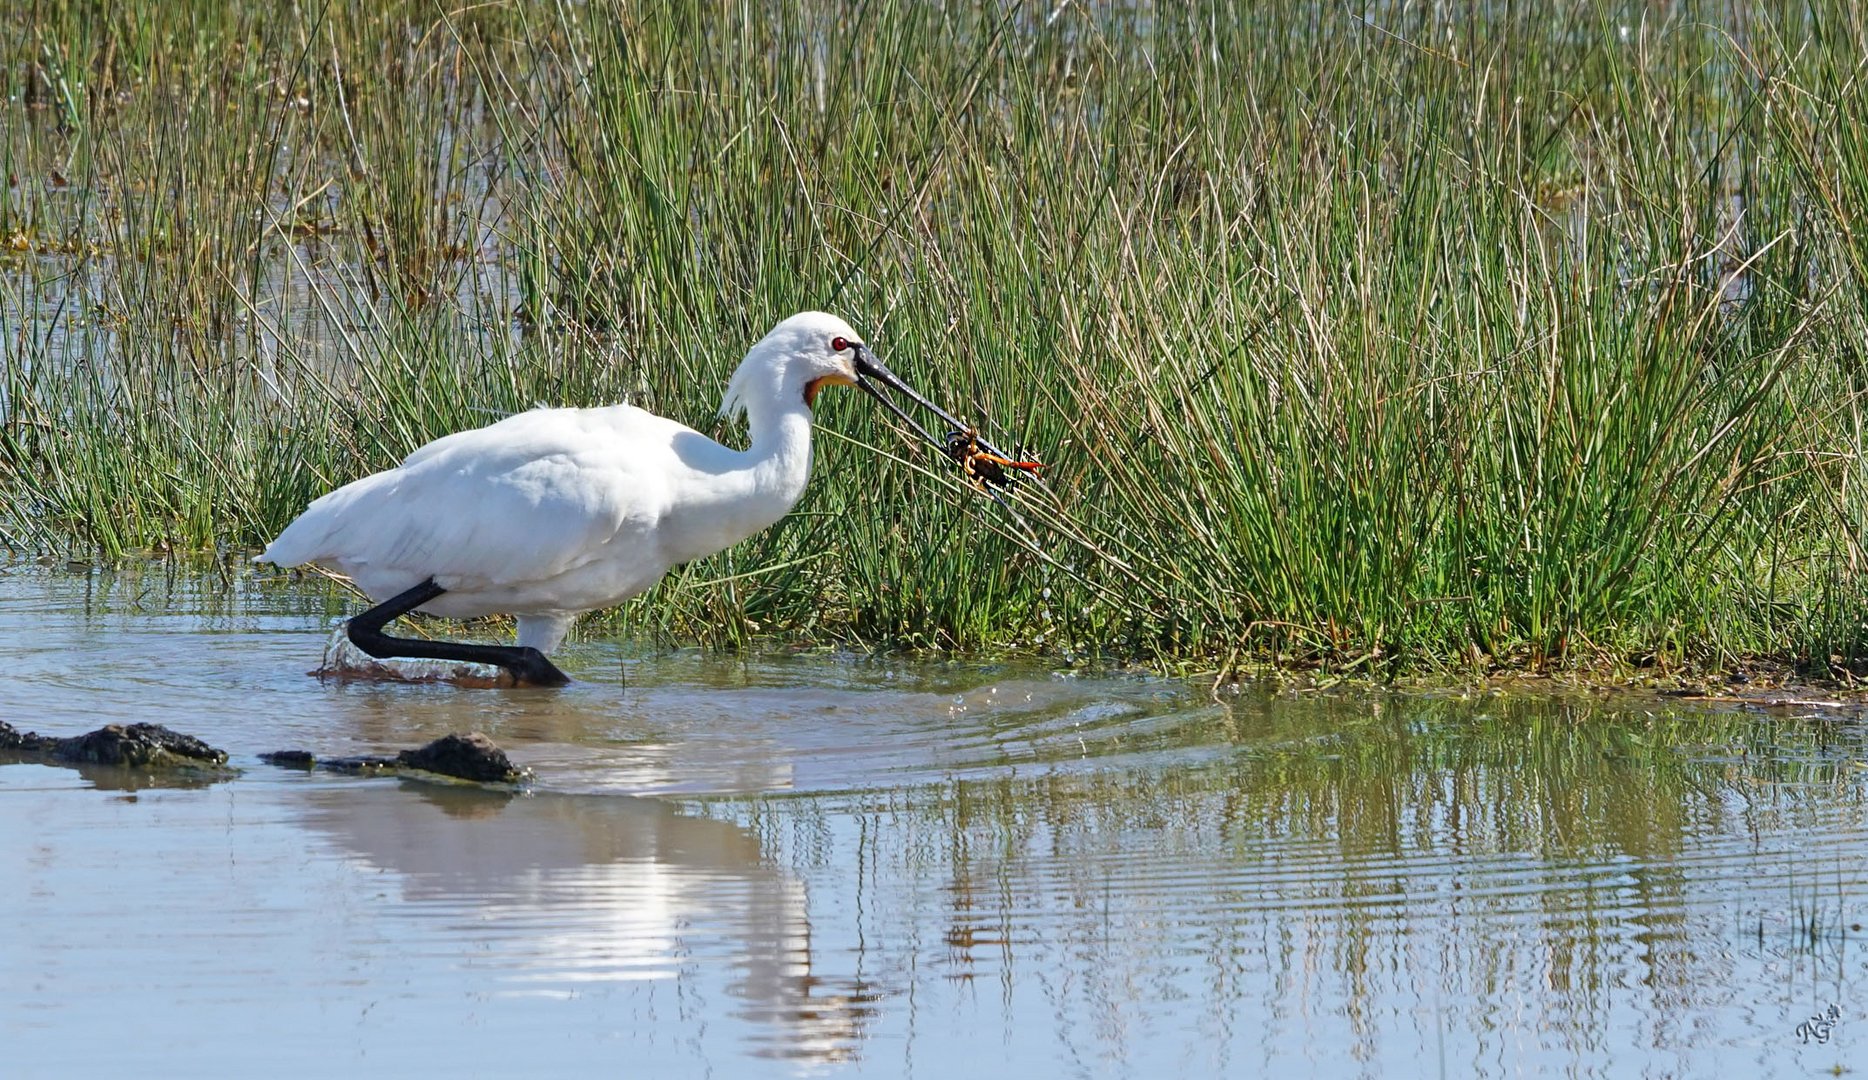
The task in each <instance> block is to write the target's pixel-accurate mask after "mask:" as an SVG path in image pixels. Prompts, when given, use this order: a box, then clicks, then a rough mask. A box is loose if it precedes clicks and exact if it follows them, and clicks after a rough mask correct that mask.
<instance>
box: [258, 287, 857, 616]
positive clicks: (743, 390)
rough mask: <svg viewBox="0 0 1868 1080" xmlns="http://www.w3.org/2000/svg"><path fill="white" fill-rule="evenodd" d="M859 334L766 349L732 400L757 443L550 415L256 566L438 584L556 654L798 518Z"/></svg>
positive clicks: (348, 503)
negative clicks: (792, 515) (628, 605)
mask: <svg viewBox="0 0 1868 1080" xmlns="http://www.w3.org/2000/svg"><path fill="white" fill-rule="evenodd" d="M861 340H862V339H861V338H859V337H858V336H857V335H856V332H855V331H853V330H851V329H850V327H849V325H848V324H846V323H845V322H844V321H843V320H841V319H839V318H837V317H835V316H833V315H826V314H824V313H822V312H805V313H803V314H800V315H794V316H792V317H791V318H789V319H786V320H785V321H784V322H781V323H779V324H778V326H777V327H775V328H774V329H773V330H772V332H771V333H769V334H767V335H766V336H765V337H764V338H763V339H761V340H760V342H759V343H758V344H757V345H755V346H753V348H752V350H751V351H750V352H748V353H747V355H746V359H745V360H744V361H743V362H742V363H741V364H740V366H739V368H738V370H737V371H736V372H735V373H734V375H733V378H732V381H731V382H730V383H729V384H728V388H727V394H726V399H725V401H724V403H723V404H722V406H721V411H722V413H723V414H731V413H733V412H736V411H739V410H744V412H745V414H746V419H747V425H748V429H749V432H750V436H751V445H750V446H749V447H748V448H747V449H745V450H734V449H731V448H729V447H726V446H722V445H721V444H719V443H717V442H714V441H713V440H712V439H709V438H707V437H706V436H704V435H702V434H700V433H699V432H697V431H695V430H693V429H692V428H689V427H687V426H686V425H684V424H680V423H677V422H675V421H673V420H669V419H667V418H665V417H660V416H656V415H654V414H653V413H649V412H645V411H644V410H642V409H638V408H636V407H634V406H631V405H611V406H607V407H604V408H594V409H536V410H533V411H531V412H526V413H521V414H519V415H517V416H511V417H508V418H506V419H504V420H501V421H499V422H498V423H495V424H490V425H488V426H486V427H483V428H476V429H474V430H472V431H463V432H459V433H457V434H454V435H448V436H445V437H443V438H440V439H436V440H435V441H434V442H431V443H429V444H428V445H426V446H424V447H422V448H420V449H419V450H416V451H415V452H414V453H412V454H410V455H409V456H408V457H407V458H406V459H404V461H403V462H402V464H401V465H399V466H397V467H396V468H393V469H388V470H386V471H384V472H380V473H376V474H374V475H372V476H366V477H364V478H363V479H361V480H357V481H354V482H352V483H350V484H346V485H345V486H343V487H341V488H338V489H337V490H336V491H333V492H331V493H329V494H327V495H325V496H323V497H321V498H319V499H318V500H316V501H315V502H313V503H312V504H311V505H310V507H308V508H307V509H306V510H305V512H304V513H303V514H302V515H300V516H299V517H298V519H297V520H295V521H293V522H292V523H291V524H290V525H289V526H287V527H286V529H285V531H284V532H282V533H280V534H279V537H278V538H277V539H276V540H274V541H273V542H272V543H271V544H270V545H268V546H267V548H266V551H265V553H264V554H262V555H260V556H259V557H258V560H257V561H262V562H271V563H276V564H278V565H280V566H296V565H299V564H303V563H317V564H320V565H323V566H327V567H329V568H331V569H333V570H336V571H338V572H339V573H342V574H344V575H346V576H348V577H349V578H351V579H352V580H353V581H355V582H356V584H357V585H358V587H359V588H361V589H362V590H363V591H364V592H366V593H368V594H369V595H370V597H371V598H372V599H374V600H378V601H381V600H383V599H385V598H387V597H391V596H394V595H396V594H398V593H401V592H403V591H404V590H407V589H410V588H411V587H414V586H416V585H418V584H420V583H422V582H424V581H426V580H427V579H430V578H432V579H433V581H434V584H435V585H437V586H439V587H440V588H441V589H444V590H446V591H445V592H443V593H442V594H441V595H440V596H438V597H436V598H435V599H433V600H432V601H430V602H428V603H425V604H423V605H422V606H421V607H420V609H419V610H422V611H426V612H430V613H432V614H436V615H443V616H448V617H452V618H467V617H472V616H478V615H489V614H494V613H506V614H512V615H515V616H517V617H518V624H519V644H520V645H521V646H531V647H533V648H535V649H537V650H539V651H540V652H541V653H548V652H550V651H551V650H552V649H554V648H556V647H557V645H558V644H559V642H560V641H561V640H562V639H563V637H564V633H565V631H566V630H567V629H569V627H570V625H571V621H572V619H573V618H575V617H576V615H577V613H579V612H583V611H590V610H593V609H595V608H602V607H609V606H612V605H615V604H619V603H621V602H622V601H624V600H627V599H629V598H630V597H632V596H635V595H636V594H638V593H640V592H642V591H643V590H645V589H647V588H648V587H649V586H650V585H652V584H654V583H655V581H656V579H658V578H660V577H661V576H662V574H663V573H665V572H666V571H667V570H668V568H669V567H671V566H674V565H676V564H678V563H682V562H686V561H688V560H690V559H695V558H699V557H701V556H703V555H709V554H712V553H713V552H716V551H720V550H722V549H724V548H726V547H729V546H731V545H733V544H735V543H738V542H739V541H741V540H743V539H745V538H746V537H748V536H751V535H752V534H754V533H756V532H758V531H760V530H761V529H764V528H766V527H767V526H769V525H771V524H772V523H774V522H776V521H777V520H778V519H779V518H781V517H783V516H784V515H785V514H786V513H787V512H788V511H789V510H790V509H791V507H792V506H793V504H795V503H796V502H797V501H798V497H799V496H800V495H802V494H803V492H804V485H805V482H806V481H807V480H808V479H809V478H810V474H811V408H810V402H811V399H812V398H814V397H815V395H816V392H817V390H818V389H820V388H821V387H822V386H824V385H828V384H835V383H842V384H850V383H855V382H857V381H858V380H857V376H858V368H857V366H856V359H857V354H858V353H860V349H861V346H860V342H861ZM833 345H835V346H837V347H835V348H833Z"/></svg>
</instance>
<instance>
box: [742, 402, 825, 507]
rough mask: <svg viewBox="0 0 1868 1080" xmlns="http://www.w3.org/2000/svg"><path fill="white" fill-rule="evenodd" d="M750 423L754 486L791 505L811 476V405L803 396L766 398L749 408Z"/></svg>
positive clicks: (749, 464) (748, 451)
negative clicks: (788, 401) (781, 400)
mask: <svg viewBox="0 0 1868 1080" xmlns="http://www.w3.org/2000/svg"><path fill="white" fill-rule="evenodd" d="M746 424H747V428H748V431H749V432H750V434H751V436H752V445H751V446H749V447H747V449H746V461H747V467H748V468H749V469H750V470H751V472H752V474H753V475H752V479H753V484H754V487H755V488H756V489H757V490H758V491H759V493H760V494H761V495H765V496H768V497H770V498H772V499H774V500H777V501H780V502H782V503H783V506H784V510H789V509H791V505H792V504H793V503H795V502H797V501H798V497H799V496H800V495H803V494H804V485H805V482H806V481H808V480H809V479H810V478H811V408H810V406H808V405H806V404H805V403H804V402H803V401H802V400H799V401H796V402H793V403H791V404H789V405H786V404H781V403H778V402H766V403H764V404H763V405H762V406H760V407H755V408H751V409H748V410H747V415H746ZM783 512H784V511H783V510H781V511H780V513H781V514H782V513H783Z"/></svg>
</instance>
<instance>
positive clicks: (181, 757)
mask: <svg viewBox="0 0 1868 1080" xmlns="http://www.w3.org/2000/svg"><path fill="white" fill-rule="evenodd" d="M0 750H3V751H11V752H13V753H16V754H32V755H43V756H45V757H49V758H51V759H53V760H54V761H61V762H65V763H67V764H72V765H128V766H132V767H135V768H140V769H165V768H199V767H201V766H204V765H205V766H221V765H225V764H227V754H226V752H224V751H221V750H216V749H214V748H213V747H212V746H209V745H208V744H207V743H204V742H202V741H201V740H200V739H197V738H195V737H194V736H193V735H183V734H181V733H180V732H177V731H170V730H169V729H168V728H165V727H163V726H162V725H160V724H105V725H104V726H103V727H101V728H98V729H97V730H96V731H92V732H87V733H85V734H83V735H73V736H72V737H70V738H67V739H55V738H52V737H51V736H49V735H39V734H35V733H33V732H30V731H29V732H27V733H25V734H24V735H22V734H20V733H19V731H17V730H16V729H15V728H13V726H12V725H10V724H7V723H5V722H3V721H0Z"/></svg>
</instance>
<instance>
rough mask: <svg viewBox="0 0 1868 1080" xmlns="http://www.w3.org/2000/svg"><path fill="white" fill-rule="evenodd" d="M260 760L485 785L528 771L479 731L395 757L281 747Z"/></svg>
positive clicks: (506, 781)
mask: <svg viewBox="0 0 1868 1080" xmlns="http://www.w3.org/2000/svg"><path fill="white" fill-rule="evenodd" d="M260 760H261V761H264V762H266V763H267V764H269V765H278V766H280V767H281V768H287V769H310V768H313V767H316V768H320V769H328V770H330V771H331V772H341V773H353V774H358V773H399V772H404V771H407V770H411V769H420V770H421V771H423V772H431V773H439V774H441V775H442V776H452V777H454V778H456V779H459V780H472V781H474V782H476V783H481V784H514V783H518V782H519V781H520V780H523V779H525V774H524V773H523V772H521V771H520V770H519V769H517V768H515V767H514V766H513V763H512V760H511V759H510V758H508V757H507V756H506V751H504V750H501V749H500V748H499V746H498V744H496V743H495V742H494V741H493V740H492V739H489V738H487V737H486V736H485V735H482V734H480V733H479V732H477V731H474V732H469V733H468V734H466V735H443V736H442V737H441V738H439V739H436V740H435V741H434V742H431V743H429V744H428V745H426V746H424V747H422V748H421V749H419V750H404V751H402V752H401V753H399V754H397V755H396V756H395V757H392V758H389V757H374V756H370V755H362V756H358V757H341V758H322V759H320V758H317V757H314V756H312V755H311V754H310V753H309V752H307V751H304V750H280V751H277V752H275V753H271V754H261V755H260Z"/></svg>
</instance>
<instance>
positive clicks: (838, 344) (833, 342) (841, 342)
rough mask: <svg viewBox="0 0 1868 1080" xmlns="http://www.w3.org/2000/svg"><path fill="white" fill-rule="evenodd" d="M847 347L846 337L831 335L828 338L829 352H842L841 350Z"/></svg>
mask: <svg viewBox="0 0 1868 1080" xmlns="http://www.w3.org/2000/svg"><path fill="white" fill-rule="evenodd" d="M849 347H850V342H849V339H848V338H841V337H833V338H831V339H830V351H831V352H842V351H843V350H845V349H847V348H849Z"/></svg>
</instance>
